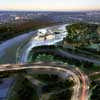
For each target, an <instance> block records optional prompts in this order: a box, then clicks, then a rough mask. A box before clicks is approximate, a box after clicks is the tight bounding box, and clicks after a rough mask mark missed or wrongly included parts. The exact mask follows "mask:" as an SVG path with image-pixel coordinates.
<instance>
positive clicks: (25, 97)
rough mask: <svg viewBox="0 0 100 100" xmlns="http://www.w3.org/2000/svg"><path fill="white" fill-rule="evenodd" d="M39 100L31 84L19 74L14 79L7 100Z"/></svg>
mask: <svg viewBox="0 0 100 100" xmlns="http://www.w3.org/2000/svg"><path fill="white" fill-rule="evenodd" d="M33 98H34V100H39V98H38V96H37V93H36V90H35V89H34V88H33V87H32V84H31V83H30V82H29V81H28V80H27V79H25V78H24V77H23V76H22V75H21V74H20V75H19V76H18V77H16V82H15V84H14V85H13V87H12V88H11V90H10V91H9V95H8V99H7V100H33Z"/></svg>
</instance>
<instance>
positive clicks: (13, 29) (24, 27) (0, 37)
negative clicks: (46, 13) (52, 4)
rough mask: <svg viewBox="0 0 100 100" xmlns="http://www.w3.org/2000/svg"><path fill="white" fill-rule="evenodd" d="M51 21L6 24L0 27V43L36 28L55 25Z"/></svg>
mask: <svg viewBox="0 0 100 100" xmlns="http://www.w3.org/2000/svg"><path fill="white" fill-rule="evenodd" d="M55 24H56V23H54V22H52V21H46V22H45V21H41V22H40V21H38V20H27V21H22V22H21V21H20V22H16V23H7V24H3V25H0V41H1V42H2V41H5V40H8V39H10V38H13V37H15V36H18V35H20V34H23V33H25V32H28V31H32V30H36V29H38V28H42V27H46V26H50V25H55Z"/></svg>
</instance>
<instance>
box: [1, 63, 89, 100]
mask: <svg viewBox="0 0 100 100" xmlns="http://www.w3.org/2000/svg"><path fill="white" fill-rule="evenodd" d="M52 66H53V67H52ZM27 69H32V72H33V73H47V74H48V73H52V74H56V75H58V76H60V77H62V78H63V79H67V78H68V76H70V77H71V80H72V81H73V82H74V83H75V85H74V86H73V95H72V97H71V100H88V98H89V81H88V77H87V76H86V75H85V74H84V73H82V72H81V71H80V70H79V69H78V68H69V67H68V68H67V66H62V67H61V66H57V65H56V64H53V63H51V64H50V63H48V64H45V63H41V62H40V63H34V64H30V65H29V64H12V65H11V64H7V65H6V64H4V65H0V72H4V71H7V72H9V71H19V70H27Z"/></svg>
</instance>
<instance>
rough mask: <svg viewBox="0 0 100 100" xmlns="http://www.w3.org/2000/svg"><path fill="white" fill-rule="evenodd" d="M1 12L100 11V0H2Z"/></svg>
mask: <svg viewBox="0 0 100 100" xmlns="http://www.w3.org/2000/svg"><path fill="white" fill-rule="evenodd" d="M0 10H47V11H48V10H49V11H77V10H100V0H2V1H0Z"/></svg>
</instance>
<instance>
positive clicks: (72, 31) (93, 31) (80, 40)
mask: <svg viewBox="0 0 100 100" xmlns="http://www.w3.org/2000/svg"><path fill="white" fill-rule="evenodd" d="M66 29H67V31H68V36H67V37H66V40H67V41H68V42H69V43H72V44H74V46H77V47H79V46H86V45H89V44H93V43H95V42H96V43H97V42H98V41H99V40H100V34H98V31H97V29H98V25H96V24H88V23H81V22H80V23H74V24H72V25H69V26H67V27H66ZM98 30H99V29H98Z"/></svg>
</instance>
